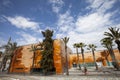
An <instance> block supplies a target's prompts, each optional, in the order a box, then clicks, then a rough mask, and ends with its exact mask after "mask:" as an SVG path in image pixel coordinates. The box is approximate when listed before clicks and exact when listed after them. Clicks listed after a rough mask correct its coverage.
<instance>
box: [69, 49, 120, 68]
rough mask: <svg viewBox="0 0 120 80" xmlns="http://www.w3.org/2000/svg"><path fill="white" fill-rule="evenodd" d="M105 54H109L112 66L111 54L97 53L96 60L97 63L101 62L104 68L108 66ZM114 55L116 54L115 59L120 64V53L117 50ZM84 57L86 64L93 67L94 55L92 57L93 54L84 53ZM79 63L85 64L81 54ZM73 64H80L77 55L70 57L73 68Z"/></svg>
mask: <svg viewBox="0 0 120 80" xmlns="http://www.w3.org/2000/svg"><path fill="white" fill-rule="evenodd" d="M105 53H106V54H107V58H108V60H109V62H110V64H111V65H112V63H111V62H112V59H111V57H110V55H109V53H108V52H107V51H105V52H104V51H95V58H96V62H101V63H102V65H103V66H107V61H106V58H105ZM114 53H115V57H116V59H117V61H118V62H119V64H120V53H119V51H118V50H117V49H115V50H114ZM84 57H85V63H86V64H87V65H88V66H92V64H93V62H94V60H93V55H92V52H86V53H84ZM79 62H80V63H81V64H82V63H83V60H82V54H79ZM73 63H76V64H77V63H78V62H77V54H71V55H70V65H71V66H72V64H73Z"/></svg>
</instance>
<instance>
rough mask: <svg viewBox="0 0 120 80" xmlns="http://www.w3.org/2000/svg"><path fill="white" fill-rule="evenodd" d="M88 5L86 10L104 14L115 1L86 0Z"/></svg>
mask: <svg viewBox="0 0 120 80" xmlns="http://www.w3.org/2000/svg"><path fill="white" fill-rule="evenodd" d="M86 1H87V2H88V3H90V5H89V6H88V7H87V9H89V8H92V9H93V11H95V10H96V11H98V12H99V13H104V12H106V11H107V10H109V9H110V8H112V7H113V5H114V3H115V2H116V1H117V0H86Z"/></svg>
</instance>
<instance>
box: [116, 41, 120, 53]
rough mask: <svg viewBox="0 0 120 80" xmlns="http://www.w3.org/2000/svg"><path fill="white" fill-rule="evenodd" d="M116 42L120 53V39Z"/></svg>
mask: <svg viewBox="0 0 120 80" xmlns="http://www.w3.org/2000/svg"><path fill="white" fill-rule="evenodd" d="M115 43H116V44H117V48H118V50H119V53H120V41H119V40H115Z"/></svg>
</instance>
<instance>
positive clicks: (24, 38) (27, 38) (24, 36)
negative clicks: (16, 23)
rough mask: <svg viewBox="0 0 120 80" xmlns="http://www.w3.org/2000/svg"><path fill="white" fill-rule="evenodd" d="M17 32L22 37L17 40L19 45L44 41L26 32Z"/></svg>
mask: <svg viewBox="0 0 120 80" xmlns="http://www.w3.org/2000/svg"><path fill="white" fill-rule="evenodd" d="M17 34H18V35H19V36H20V37H21V38H18V39H17V40H16V41H17V42H18V45H26V44H33V43H37V42H39V41H42V40H41V39H40V38H39V37H37V36H34V35H31V34H29V33H26V32H17Z"/></svg>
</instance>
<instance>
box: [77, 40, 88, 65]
mask: <svg viewBox="0 0 120 80" xmlns="http://www.w3.org/2000/svg"><path fill="white" fill-rule="evenodd" d="M79 45H80V49H81V54H82V59H83V64H85V58H84V49H83V47H85V46H86V45H85V44H84V43H82V42H81V43H79ZM84 67H85V66H84Z"/></svg>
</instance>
